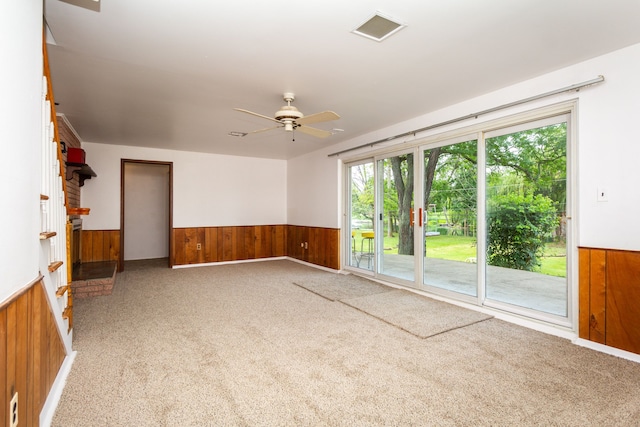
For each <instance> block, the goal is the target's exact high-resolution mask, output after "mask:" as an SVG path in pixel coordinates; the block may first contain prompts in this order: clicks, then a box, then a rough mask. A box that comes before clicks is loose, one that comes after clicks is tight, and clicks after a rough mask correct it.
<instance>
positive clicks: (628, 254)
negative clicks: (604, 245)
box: [579, 248, 640, 353]
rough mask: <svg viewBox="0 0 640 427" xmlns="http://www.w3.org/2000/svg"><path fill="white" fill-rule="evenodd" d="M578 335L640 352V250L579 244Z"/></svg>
mask: <svg viewBox="0 0 640 427" xmlns="http://www.w3.org/2000/svg"><path fill="white" fill-rule="evenodd" d="M579 255H580V261H579V265H580V278H579V286H580V289H579V295H580V314H579V335H580V337H581V338H584V339H589V340H591V341H594V342H598V343H601V344H606V345H608V346H611V347H616V348H620V349H622V350H627V351H631V352H635V353H640V304H638V301H640V252H632V251H620V250H612V249H592V248H580V250H579Z"/></svg>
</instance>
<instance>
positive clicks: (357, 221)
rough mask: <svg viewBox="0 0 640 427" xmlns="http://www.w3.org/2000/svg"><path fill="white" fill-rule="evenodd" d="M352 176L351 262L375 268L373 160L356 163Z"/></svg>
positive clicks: (351, 263) (358, 266)
mask: <svg viewBox="0 0 640 427" xmlns="http://www.w3.org/2000/svg"><path fill="white" fill-rule="evenodd" d="M348 177H349V194H350V197H349V199H350V204H349V206H350V209H349V216H348V219H349V233H348V238H349V240H348V242H347V243H348V248H349V257H348V265H350V266H351V267H355V268H359V269H366V270H371V271H373V267H374V261H375V260H374V247H375V246H374V240H373V238H374V232H373V225H374V217H375V204H374V200H375V199H374V168H373V161H364V162H362V163H357V164H352V165H350V166H349V168H348Z"/></svg>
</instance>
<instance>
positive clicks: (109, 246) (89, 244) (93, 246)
mask: <svg viewBox="0 0 640 427" xmlns="http://www.w3.org/2000/svg"><path fill="white" fill-rule="evenodd" d="M119 258H120V230H82V249H81V258H80V259H81V260H82V262H94V261H119Z"/></svg>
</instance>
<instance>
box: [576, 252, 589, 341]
mask: <svg viewBox="0 0 640 427" xmlns="http://www.w3.org/2000/svg"><path fill="white" fill-rule="evenodd" d="M578 255H579V256H578V259H579V262H578V263H579V271H578V279H579V285H578V288H579V291H578V301H579V312H578V335H579V336H580V338H583V339H585V340H588V339H589V317H590V316H591V308H590V306H589V305H590V304H589V303H590V301H591V298H590V297H589V294H590V292H591V289H590V280H591V251H590V250H589V249H585V248H580V249H578Z"/></svg>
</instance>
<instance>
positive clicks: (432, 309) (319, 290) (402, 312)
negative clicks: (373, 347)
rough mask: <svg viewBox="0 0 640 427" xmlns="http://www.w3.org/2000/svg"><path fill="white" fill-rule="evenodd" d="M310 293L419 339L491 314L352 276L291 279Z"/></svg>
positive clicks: (462, 325) (471, 322) (470, 322)
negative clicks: (356, 310)
mask: <svg viewBox="0 0 640 427" xmlns="http://www.w3.org/2000/svg"><path fill="white" fill-rule="evenodd" d="M294 284H295V285H298V286H300V287H302V288H304V289H306V290H308V291H310V292H313V293H314V294H317V295H319V296H322V297H323V298H327V299H328V300H331V301H340V302H342V303H344V304H346V305H349V306H351V307H353V308H356V309H358V310H360V311H362V312H364V313H366V314H368V315H370V316H373V317H375V318H377V319H379V320H381V321H383V322H386V323H389V324H390V325H393V326H395V327H397V328H399V329H401V330H403V331H407V332H409V333H411V334H413V335H415V336H417V337H419V338H428V337H431V336H433V335H437V334H441V333H443V332H447V331H451V330H453V329H457V328H462V327H464V326H469V325H471V324H473V323H477V322H481V321H483V320H487V319H490V318H491V317H492V316H488V315H486V314H482V313H479V312H476V311H472V310H466V309H464V308H460V307H457V306H455V305H452V304H447V303H444V302H441V301H437V300H434V299H431V298H427V297H423V296H420V295H417V294H415V293H413V292H409V291H404V290H399V289H393V288H390V287H388V286H384V285H381V284H379V283H376V282H373V281H371V280H367V279H364V278H361V277H357V276H353V275H347V276H343V275H336V276H334V277H332V278H331V280H327V278H326V277H325V278H321V279H316V280H313V279H312V280H306V281H300V282H295V283H294Z"/></svg>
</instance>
